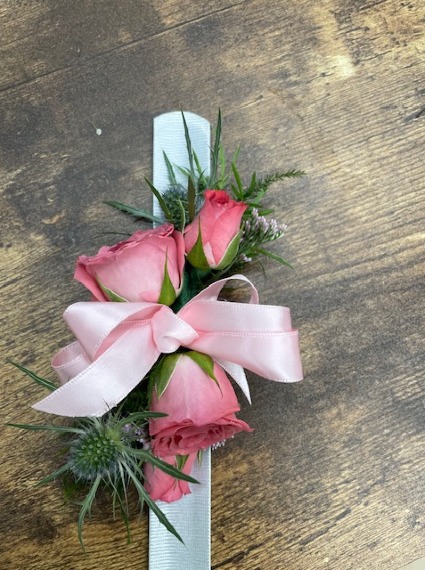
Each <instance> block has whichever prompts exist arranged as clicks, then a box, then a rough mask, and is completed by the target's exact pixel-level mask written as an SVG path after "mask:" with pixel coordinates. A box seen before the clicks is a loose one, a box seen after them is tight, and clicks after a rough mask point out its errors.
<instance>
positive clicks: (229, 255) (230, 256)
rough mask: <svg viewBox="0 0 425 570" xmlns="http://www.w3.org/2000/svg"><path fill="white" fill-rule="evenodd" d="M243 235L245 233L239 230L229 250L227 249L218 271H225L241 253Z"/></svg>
mask: <svg viewBox="0 0 425 570" xmlns="http://www.w3.org/2000/svg"><path fill="white" fill-rule="evenodd" d="M242 233H243V231H242V230H239V232H238V233H237V234H236V235H235V237H234V238H233V239H232V241H231V242H230V244H229V246H228V248H227V249H226V253H225V254H224V256H223V258H222V259H221V261H220V263H219V264H218V265H217V267H216V269H224V268H225V267H227V266H228V265H230V264H231V263H232V261H233V260H234V259H235V257H236V255H237V254H238V251H239V244H240V242H241V237H242Z"/></svg>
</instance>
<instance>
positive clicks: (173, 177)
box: [162, 151, 178, 186]
mask: <svg viewBox="0 0 425 570" xmlns="http://www.w3.org/2000/svg"><path fill="white" fill-rule="evenodd" d="M162 152H163V154H164V160H165V164H166V166H167V171H168V180H169V182H170V184H171V186H177V185H178V184H177V179H176V175H175V173H174V168H173V165H172V164H171V162H170V159H169V158H168V156H167V155H166V153H165V151H162Z"/></svg>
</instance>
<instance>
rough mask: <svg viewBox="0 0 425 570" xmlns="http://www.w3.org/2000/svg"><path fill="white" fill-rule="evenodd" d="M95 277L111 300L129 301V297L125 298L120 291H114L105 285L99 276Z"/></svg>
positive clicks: (116, 301)
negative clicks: (119, 293)
mask: <svg viewBox="0 0 425 570" xmlns="http://www.w3.org/2000/svg"><path fill="white" fill-rule="evenodd" d="M95 279H96V281H97V283H98V285H99V287H100V288H101V289H102V291H103V293H104V294H105V295H106V297H107V298H108V299H109V301H112V302H114V303H128V300H127V299H125V298H124V297H121V295H118V293H115V292H114V291H112V289H109V287H107V286H106V285H104V284H103V283H102V282H101V281H100V279H99V278H98V277H95Z"/></svg>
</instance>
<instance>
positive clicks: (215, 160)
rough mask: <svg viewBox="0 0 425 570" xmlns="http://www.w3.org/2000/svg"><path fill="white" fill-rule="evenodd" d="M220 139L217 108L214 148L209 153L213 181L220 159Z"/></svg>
mask: <svg viewBox="0 0 425 570" xmlns="http://www.w3.org/2000/svg"><path fill="white" fill-rule="evenodd" d="M220 141H221V110H220V109H219V110H218V118H217V125H216V127H215V136H214V148H213V151H212V155H211V177H210V178H211V180H213V181H215V179H216V177H217V168H218V163H219V160H220V156H219V155H220Z"/></svg>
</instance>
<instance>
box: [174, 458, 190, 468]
mask: <svg viewBox="0 0 425 570" xmlns="http://www.w3.org/2000/svg"><path fill="white" fill-rule="evenodd" d="M188 459H189V456H188V455H176V463H177V469H178V470H179V471H183V468H184V466H185V465H186V463H187V460H188Z"/></svg>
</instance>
